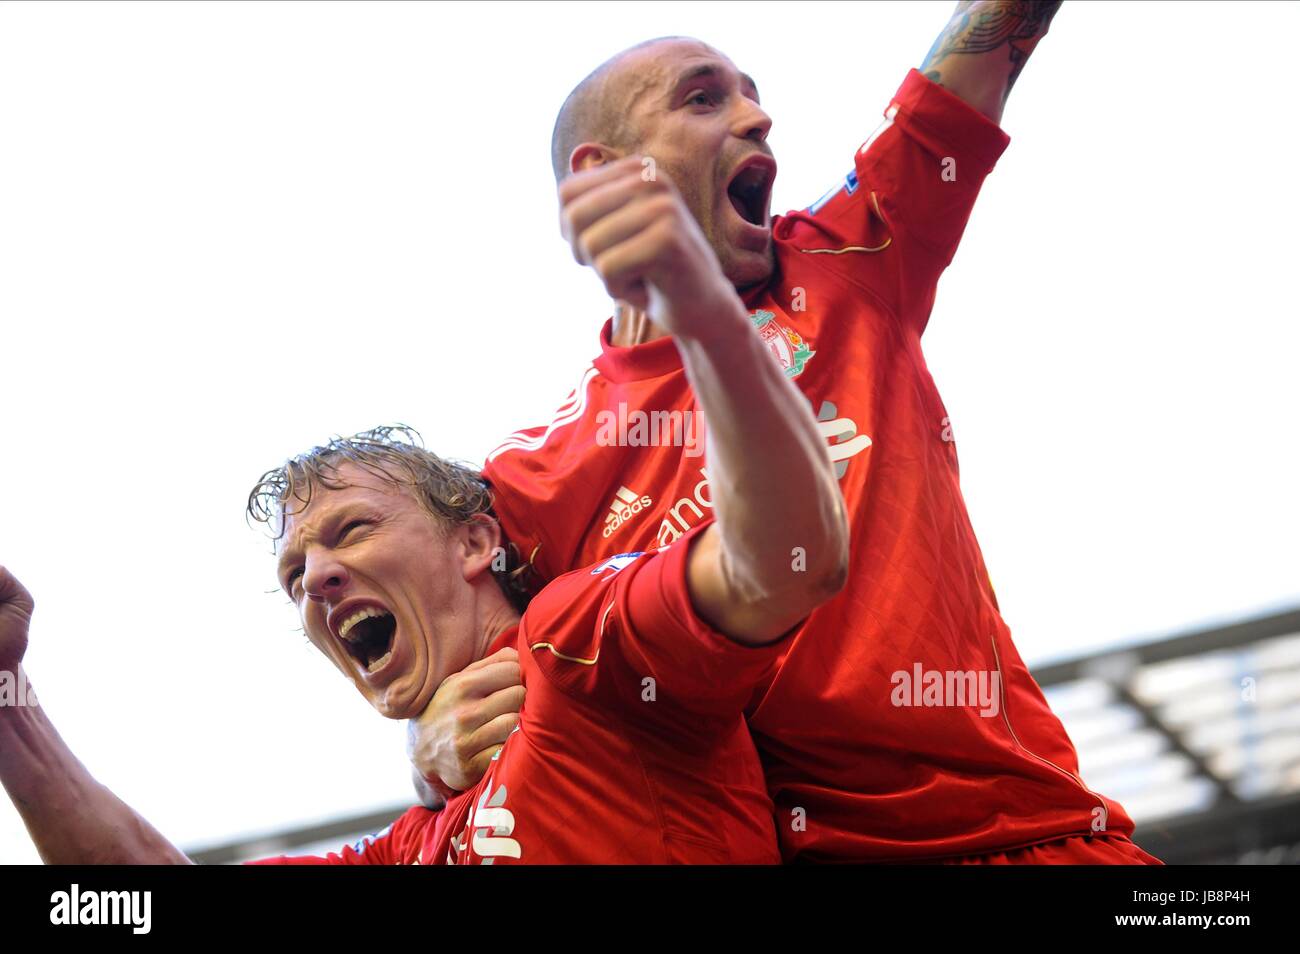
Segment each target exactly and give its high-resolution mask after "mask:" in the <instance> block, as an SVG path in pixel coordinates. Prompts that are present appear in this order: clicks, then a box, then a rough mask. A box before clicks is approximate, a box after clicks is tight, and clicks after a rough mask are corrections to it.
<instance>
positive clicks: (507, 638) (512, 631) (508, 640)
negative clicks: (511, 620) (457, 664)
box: [483, 623, 519, 659]
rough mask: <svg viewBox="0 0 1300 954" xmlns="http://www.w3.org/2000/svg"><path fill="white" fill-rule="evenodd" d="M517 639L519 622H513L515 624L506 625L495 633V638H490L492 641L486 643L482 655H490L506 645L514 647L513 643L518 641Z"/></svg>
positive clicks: (485, 656)
mask: <svg viewBox="0 0 1300 954" xmlns="http://www.w3.org/2000/svg"><path fill="white" fill-rule="evenodd" d="M518 641H519V624H518V623H515V625H513V626H510V627H507V628H506V629H503V630H502V631H501V632H500V633H498V634H497V638H496V639H494V640H492V642H491V643H490V644H489V645H488V648H487V652H486V653H484V654H483V657H484V658H485V659H486V658H487V657H488V656H491V655H492V654H493V653H495V652H497V651H499V650H502V649H505V648H506V647H507V646H509V647H511V648H515V645H516V643H518Z"/></svg>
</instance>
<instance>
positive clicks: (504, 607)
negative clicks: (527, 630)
mask: <svg viewBox="0 0 1300 954" xmlns="http://www.w3.org/2000/svg"><path fill="white" fill-rule="evenodd" d="M492 585H493V586H496V582H495V581H493V583H492ZM519 618H520V617H519V611H518V610H516V609H515V608H514V607H513V606H511V605H510V603H509V601H507V600H506V598H505V597H504V596H502V597H501V599H500V601H499V602H497V603H495V605H493V606H491V607H490V608H488V609H487V610H486V612H485V613H484V614H483V617H482V625H481V626H480V627H479V633H480V634H481V635H480V637H479V644H478V652H477V653H476V654H475V656H474V659H475V660H479V659H482V658H483V657H484V656H486V655H487V654H488V649H489V648H490V647H491V646H492V643H493V642H495V641H496V638H497V637H498V636H500V635H501V634H502V633H504V632H505V631H506V630H508V629H509V628H510V627H512V626H518V625H519Z"/></svg>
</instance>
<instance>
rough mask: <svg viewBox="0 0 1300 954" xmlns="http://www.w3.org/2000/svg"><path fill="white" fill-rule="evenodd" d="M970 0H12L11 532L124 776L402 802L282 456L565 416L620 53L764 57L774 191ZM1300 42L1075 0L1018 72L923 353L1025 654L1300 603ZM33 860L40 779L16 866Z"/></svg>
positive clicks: (394, 762) (104, 771)
mask: <svg viewBox="0 0 1300 954" xmlns="http://www.w3.org/2000/svg"><path fill="white" fill-rule="evenodd" d="M953 6H954V4H952V3H949V2H943V3H938V4H925V3H911V2H909V3H900V4H870V5H858V4H850V3H834V4H828V5H824V6H823V5H813V4H809V3H800V4H797V5H789V6H787V5H783V4H778V3H726V4H718V5H716V6H714V5H706V4H700V3H690V4H685V5H671V4H649V5H641V4H632V3H627V4H609V5H605V4H599V5H598V4H595V3H581V4H575V5H564V6H551V5H546V4H540V3H527V4H518V5H493V4H483V5H464V6H450V5H436V6H426V5H422V4H415V3H400V4H392V5H374V4H367V5H364V6H362V5H352V4H342V3H337V4H316V3H290V4H283V5H280V4H276V5H272V4H233V3H230V4H227V3H223V4H200V3H186V4H164V3H140V4H129V5H126V4H109V3H96V4H71V3H67V4H54V3H51V4H45V3H41V4H36V3H6V4H4V5H3V6H0V415H3V417H2V419H0V420H2V422H3V428H4V435H3V443H2V444H0V562H3V563H5V564H7V565H8V566H10V567H11V568H12V569H13V570H14V571H15V573H16V574H17V575H18V576H19V578H20V579H22V580H23V581H24V582H25V583H26V584H27V586H28V587H29V588H30V589H31V590H32V591H33V593H34V594H35V595H36V598H37V602H38V609H37V615H36V618H35V622H34V625H33V629H32V642H31V649H30V651H29V653H28V658H27V664H28V668H29V671H30V672H31V674H32V677H33V683H34V685H35V686H36V688H37V689H38V691H39V693H40V700H41V703H42V705H44V707H45V708H46V710H47V711H48V712H49V714H50V716H51V717H52V719H53V720H54V722H55V724H56V725H57V726H58V727H59V729H60V731H61V732H62V734H63V736H64V738H65V739H66V740H67V741H68V742H69V744H70V745H71V746H72V747H73V749H74V750H75V751H76V752H77V753H78V755H79V756H80V757H81V758H82V760H83V761H84V762H85V763H86V764H87V765H88V766H89V768H90V769H91V771H92V772H94V773H95V774H96V775H97V776H98V777H99V779H100V780H101V781H103V782H105V783H106V784H108V785H109V786H110V787H111V788H113V789H114V790H115V791H116V792H117V793H118V794H119V795H121V796H122V797H123V798H125V799H126V800H127V801H128V802H129V803H130V804H132V805H133V806H134V807H135V808H137V809H138V810H139V811H141V813H142V814H144V815H145V817H147V818H149V819H150V820H151V821H152V822H153V823H154V824H155V825H156V826H157V827H158V828H159V829H160V830H161V831H163V832H164V833H165V834H167V835H168V836H170V837H171V838H172V839H173V840H175V841H176V842H177V843H179V844H187V845H192V844H198V843H208V842H212V841H216V840H223V839H226V838H228V837H233V836H236V835H238V834H242V833H246V832H248V831H250V830H266V829H270V828H275V827H281V826H285V825H290V824H297V823H301V822H304V821H307V820H314V819H321V818H327V817H332V816H336V815H339V814H342V813H347V812H352V811H357V810H362V809H366V808H370V807H374V806H376V805H382V804H385V803H391V802H395V801H400V800H402V799H404V798H407V797H409V795H410V789H409V783H408V769H407V764H406V759H405V755H404V752H403V746H402V742H403V734H402V727H401V726H400V725H398V724H394V723H388V722H385V721H384V720H382V719H381V718H380V717H379V716H377V715H376V714H375V713H374V712H373V711H372V710H371V709H370V708H369V707H368V706H367V705H366V704H365V703H364V702H363V701H362V699H361V698H360V696H359V695H358V694H357V693H356V692H355V690H353V689H352V688H350V685H349V684H348V683H346V682H345V681H344V680H343V679H342V678H340V677H339V676H338V675H337V674H336V673H335V671H334V670H333V668H332V667H330V666H329V664H328V663H327V662H326V661H325V660H324V658H323V657H320V656H319V654H318V653H316V651H315V650H313V649H312V648H311V647H310V646H309V645H308V644H307V643H306V641H305V637H303V636H302V635H301V633H299V632H298V631H297V629H296V626H297V623H296V616H295V614H294V612H293V610H292V607H291V606H290V605H289V603H288V601H287V600H286V599H285V598H284V597H283V596H281V595H278V591H275V580H274V572H273V564H272V559H271V557H270V555H269V545H268V544H267V542H266V541H265V539H264V538H263V537H261V536H260V535H259V534H258V533H256V532H254V531H252V530H250V529H248V528H247V527H246V526H245V524H244V521H243V516H242V512H243V505H244V500H245V496H246V494H247V492H248V490H249V488H250V486H251V484H252V482H253V481H254V479H255V478H256V477H257V476H258V475H259V474H260V473H262V471H264V470H266V469H267V468H269V467H271V466H273V465H275V464H277V463H278V462H279V461H281V460H282V459H283V458H284V457H286V456H287V455H289V454H291V453H294V452H297V451H299V450H301V449H303V448H305V447H307V446H309V445H311V444H314V443H318V442H319V441H321V440H322V439H323V438H325V437H327V436H329V435H330V434H333V433H350V432H353V431H355V430H358V429H361V428H364V427H368V426H371V425H374V424H378V423H386V422H393V421H404V422H407V423H410V424H413V425H415V426H417V427H419V428H420V429H421V430H422V431H423V433H424V436H425V439H426V441H427V443H428V444H429V446H430V447H432V448H434V449H435V450H437V451H439V452H441V453H444V454H449V455H452V456H458V457H462V458H465V459H468V460H471V461H474V462H479V461H481V460H482V458H483V455H484V454H485V453H486V452H487V451H488V450H489V449H491V447H493V446H495V444H496V443H498V442H499V440H500V439H501V438H502V437H504V436H505V435H506V434H508V433H509V432H510V431H512V430H515V429H517V428H520V427H523V426H527V425H532V424H536V423H542V422H545V421H546V420H548V419H549V418H550V415H551V412H552V411H553V410H554V408H555V406H556V405H557V404H558V403H559V402H560V401H561V400H562V399H563V397H564V395H565V393H566V392H567V391H568V390H569V389H570V388H571V387H572V386H573V385H574V383H576V381H577V378H578V376H579V374H580V372H581V371H582V369H583V367H584V364H585V362H586V361H587V360H588V359H589V358H590V357H591V356H592V355H593V354H594V353H595V351H596V347H597V340H596V335H597V330H598V328H599V326H600V324H601V322H602V321H603V320H604V318H605V317H606V315H607V314H608V311H609V308H608V302H607V300H606V299H605V298H604V296H603V294H602V292H601V289H600V286H599V284H598V282H597V281H596V279H595V277H594V276H593V275H592V274H590V273H589V272H587V271H586V270H584V269H581V268H579V267H578V266H577V265H575V264H574V263H573V261H572V259H571V258H570V257H569V256H568V252H567V248H566V246H564V245H563V244H562V242H561V240H560V238H559V235H558V228H557V225H556V206H555V196H554V183H553V180H552V178H551V173H550V167H549V160H548V146H549V137H550V130H551V123H552V120H553V117H554V113H555V110H556V108H557V107H558V105H559V103H560V102H561V101H562V99H563V97H564V96H565V94H566V93H567V92H568V90H569V89H570V88H571V87H572V86H573V84H574V83H575V82H576V81H577V80H578V79H580V78H581V77H582V76H583V75H585V73H586V72H587V71H588V70H589V69H590V68H591V67H593V66H594V65H595V64H596V63H598V62H599V61H601V60H602V59H604V58H605V57H606V56H607V55H609V54H610V53H613V52H614V51H616V50H618V49H620V48H622V47H624V46H627V45H630V44H631V43H634V42H637V41H639V40H642V39H645V38H649V37H652V36H658V35H663V34H676V33H686V34H691V35H695V36H698V37H700V38H702V39H704V40H706V41H708V42H711V43H713V44H714V45H715V46H718V47H719V48H720V49H722V50H723V51H724V52H725V53H727V54H729V55H730V56H731V57H732V59H733V60H734V61H735V62H736V63H737V64H738V65H739V66H740V68H741V69H743V70H746V71H748V72H749V73H751V74H752V75H753V76H754V77H755V78H756V79H757V81H758V84H759V89H760V91H761V94H762V97H763V102H764V105H765V107H766V108H767V110H768V112H769V113H770V114H771V115H772V116H773V118H774V120H775V125H774V128H773V131H772V135H771V143H772V146H773V149H774V151H775V154H776V157H777V160H778V161H779V163H780V167H781V172H780V174H779V176H778V178H777V181H776V187H775V195H774V199H773V208H774V210H777V211H783V210H785V209H788V208H802V207H804V206H806V205H808V204H809V203H811V202H812V201H813V200H814V199H816V198H817V197H818V196H820V195H821V194H822V193H823V192H824V191H825V190H826V189H827V188H829V187H830V186H831V185H832V184H834V183H835V182H836V181H837V180H838V179H839V178H840V177H841V176H842V175H843V174H844V173H845V172H847V171H848V170H849V168H850V167H851V161H852V154H853V150H854V149H855V148H856V147H857V146H858V145H859V144H860V142H861V141H862V140H863V139H865V138H866V137H867V136H868V135H869V134H870V133H871V132H872V130H874V129H875V127H876V126H877V125H878V123H879V122H880V119H881V113H882V111H883V110H884V108H885V107H886V106H887V105H888V102H889V99H890V96H891V94H892V93H893V92H894V91H895V90H896V89H897V87H898V85H899V83H900V82H901V81H902V79H903V76H904V74H905V73H906V71H907V69H908V68H909V67H912V66H917V65H919V64H920V62H921V60H922V58H923V57H924V56H925V53H926V51H927V50H928V49H929V47H930V44H931V42H932V41H933V39H934V38H935V36H936V35H937V34H938V32H939V31H940V30H941V29H942V27H943V26H944V24H945V23H946V21H947V19H948V16H949V13H950V11H951V9H952V7H953ZM1297 34H1300V5H1296V4H1284V3H1268V4H1260V5H1247V4H1240V3H1233V4H1210V3H1196V4H1187V5H1182V4H1172V3H1159V4H1133V3H1123V4H1103V3H1082V2H1071V3H1067V4H1066V6H1065V7H1064V8H1063V9H1062V11H1061V12H1060V13H1059V14H1058V15H1057V17H1056V20H1055V21H1054V23H1053V26H1052V29H1051V32H1050V34H1049V36H1048V37H1047V38H1046V39H1045V40H1044V41H1043V42H1042V43H1041V44H1040V46H1039V48H1038V50H1037V51H1036V52H1035V54H1034V56H1033V59H1032V61H1031V62H1030V64H1029V66H1028V67H1027V68H1026V70H1025V72H1024V73H1023V75H1022V76H1021V78H1020V80H1019V83H1018V84H1017V87H1016V89H1015V91H1014V93H1013V95H1012V97H1011V100H1010V104H1009V106H1008V109H1007V111H1006V115H1005V116H1004V118H1003V126H1004V128H1005V129H1006V130H1007V131H1008V132H1009V134H1010V135H1011V137H1012V143H1011V146H1010V148H1009V149H1008V150H1007V152H1006V153H1005V155H1004V156H1003V158H1002V159H1001V161H1000V162H999V164H998V167H997V169H996V170H995V171H994V173H993V174H992V176H991V177H990V178H989V180H988V181H987V183H986V185H985V187H984V192H983V195H982V196H981V198H980V202H979V205H978V206H977V208H976V211H975V214H974V216H973V218H972V220H971V224H970V227H969V228H968V230H967V233H966V237H965V240H964V242H963V245H962V249H961V251H960V252H959V254H958V256H957V259H956V261H955V262H954V264H953V266H952V267H951V268H950V269H949V271H948V273H947V275H946V276H945V277H944V279H943V281H942V282H941V283H940V287H939V297H938V303H937V305H936V308H935V313H934V316H933V318H932V321H931V325H930V330H929V332H928V333H927V335H926V351H927V355H928V358H929V362H930V366H931V370H932V371H933V373H934V375H935V378H936V380H937V381H938V383H939V386H940V389H941V391H942V393H943V395H944V398H945V401H946V403H947V405H948V408H949V411H950V412H951V414H952V416H953V423H954V428H955V433H956V437H957V440H958V447H959V449H960V452H961V459H962V474H963V483H964V488H965V493H966V499H967V502H968V504H969V507H970V510H971V513H972V518H973V520H974V523H975V526H976V529H977V531H978V532H979V536H980V540H981V543H982V545H983V548H984V553H985V556H986V558H987V561H988V564H989V567H990V570H991V572H992V575H993V580H994V583H995V585H996V586H997V590H998V594H999V597H1000V599H1001V601H1002V605H1003V609H1004V612H1005V614H1006V616H1007V618H1008V620H1009V622H1010V623H1011V626H1012V630H1013V632H1014V633H1015V635H1016V640H1017V644H1018V645H1019V647H1020V649H1021V652H1022V655H1024V656H1025V657H1026V659H1027V660H1028V661H1029V662H1030V663H1031V664H1033V663H1038V662H1042V661H1045V660H1047V659H1051V658H1060V657H1064V656H1074V655H1078V654H1081V653H1084V652H1088V651H1092V650H1096V649H1098V648H1101V647H1104V646H1113V645H1116V644H1118V643H1121V642H1125V641H1129V640H1132V639H1135V638H1142V639H1146V638H1149V637H1151V636H1153V635H1159V634H1162V633H1167V632H1170V631H1174V630H1178V629H1181V628H1185V627H1188V626H1192V625H1197V624H1201V623H1204V622H1207V621H1214V620H1225V619H1231V618H1236V617H1240V616H1242V615H1245V614H1248V613H1251V612H1254V611H1257V610H1259V609H1261V608H1268V607H1276V606H1280V605H1284V604H1287V603H1294V602H1296V601H1300V556H1298V555H1297V550H1296V545H1297V543H1296V542H1297V540H1300V507H1298V505H1297V502H1296V493H1295V488H1296V486H1297V484H1298V478H1300V466H1298V464H1300V454H1298V452H1297V449H1296V437H1295V422H1296V417H1297V415H1296V412H1297V408H1298V407H1300V384H1298V383H1297V377H1298V376H1297V374H1296V352H1297V345H1298V344H1300V332H1297V317H1298V316H1297V311H1298V309H1297V305H1296V303H1295V296H1294V276H1295V273H1296V269H1297V266H1296V262H1295V259H1296V252H1297V243H1296V241H1295V238H1294V231H1293V230H1294V228H1295V225H1296V222H1297V219H1298V217H1300V177H1297V175H1296V172H1295V169H1294V163H1295V161H1296V157H1297V156H1300V150H1298V148H1297V147H1298V146H1300V136H1298V135H1297V132H1296V122H1295V118H1294V117H1295V103H1294V96H1293V94H1292V90H1293V82H1294V75H1293V74H1294V70H1293V67H1292V66H1291V65H1289V64H1290V63H1291V60H1292V53H1293V50H1292V45H1293V42H1294V37H1295V36H1296V35H1297ZM579 492H580V491H579ZM35 857H36V856H35V852H34V850H33V849H32V847H31V845H30V843H29V842H28V839H27V837H26V835H25V833H24V831H23V829H22V826H21V823H20V822H19V821H18V818H17V816H16V814H15V813H14V812H13V810H12V809H11V808H10V807H9V805H8V803H7V801H6V802H5V803H4V804H3V805H0V862H16V861H29V860H34V859H35Z"/></svg>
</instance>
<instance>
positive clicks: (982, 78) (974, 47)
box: [920, 0, 1061, 123]
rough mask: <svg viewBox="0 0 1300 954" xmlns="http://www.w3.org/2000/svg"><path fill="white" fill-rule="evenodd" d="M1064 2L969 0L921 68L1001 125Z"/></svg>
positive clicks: (942, 34) (958, 7) (930, 77)
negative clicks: (1033, 55)
mask: <svg viewBox="0 0 1300 954" xmlns="http://www.w3.org/2000/svg"><path fill="white" fill-rule="evenodd" d="M1060 6H1061V3H1060V0H963V2H961V3H959V4H957V9H956V11H955V12H954V13H953V15H952V19H951V20H949V21H948V25H947V26H946V27H944V30H943V32H942V33H940V34H939V38H938V39H937V40H935V41H934V46H932V47H930V52H929V53H928V54H927V55H926V57H925V62H923V63H922V64H921V66H920V70H921V72H922V73H924V74H925V75H926V77H927V78H928V79H931V80H933V81H934V82H936V83H938V84H939V85H940V86H942V87H944V88H945V89H948V90H950V91H952V92H953V93H954V94H955V95H957V96H959V97H961V98H962V99H964V100H965V101H966V102H967V103H969V104H970V105H971V106H973V107H975V108H976V109H978V110H979V111H980V112H982V113H983V114H984V115H985V116H987V117H988V118H989V119H991V120H993V121H994V122H995V123H999V122H1001V121H1002V110H1003V109H1004V108H1005V106H1006V104H1007V97H1008V96H1009V95H1010V94H1011V87H1012V86H1014V85H1015V82H1016V77H1018V76H1019V75H1020V71H1021V70H1023V69H1024V68H1025V63H1026V62H1027V61H1028V60H1029V54H1030V53H1032V52H1033V51H1034V47H1035V46H1037V45H1038V41H1039V40H1041V39H1042V38H1043V37H1044V36H1045V35H1046V34H1047V28H1048V26H1049V25H1050V24H1051V22H1052V17H1053V16H1055V15H1056V11H1057V9H1058V8H1059V7H1060Z"/></svg>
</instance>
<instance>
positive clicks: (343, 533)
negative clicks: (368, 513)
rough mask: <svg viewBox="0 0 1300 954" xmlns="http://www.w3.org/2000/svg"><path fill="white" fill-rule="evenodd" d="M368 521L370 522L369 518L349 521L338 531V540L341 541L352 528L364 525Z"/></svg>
mask: <svg viewBox="0 0 1300 954" xmlns="http://www.w3.org/2000/svg"><path fill="white" fill-rule="evenodd" d="M369 522H370V521H369V520H353V521H352V522H351V523H349V524H347V525H346V526H345V527H344V528H343V529H342V530H340V531H339V542H340V543H341V542H343V540H344V539H345V538H346V537H347V535H348V534H349V533H351V532H352V531H353V530H355V529H357V528H358V527H364V526H365V525H366V524H368V523H369Z"/></svg>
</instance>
